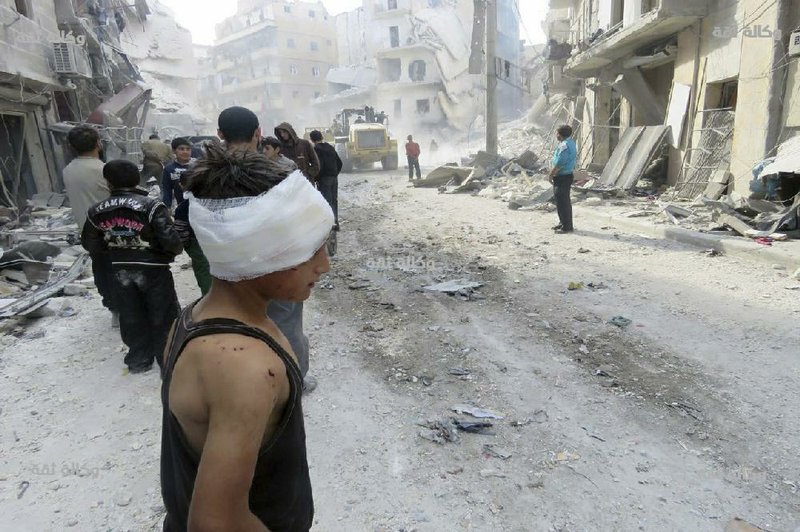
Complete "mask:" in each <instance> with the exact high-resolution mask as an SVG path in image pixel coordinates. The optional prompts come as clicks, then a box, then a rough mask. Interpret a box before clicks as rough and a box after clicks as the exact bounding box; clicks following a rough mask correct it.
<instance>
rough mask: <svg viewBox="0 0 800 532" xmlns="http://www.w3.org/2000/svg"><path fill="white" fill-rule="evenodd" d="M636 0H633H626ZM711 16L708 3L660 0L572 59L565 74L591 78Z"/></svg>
mask: <svg viewBox="0 0 800 532" xmlns="http://www.w3.org/2000/svg"><path fill="white" fill-rule="evenodd" d="M627 1H633V0H626V2H627ZM707 14H708V2H707V1H706V0H660V2H659V5H658V7H656V8H655V9H653V10H652V11H650V12H648V13H645V14H643V15H642V16H641V17H640V18H637V19H633V20H631V21H627V20H626V21H625V22H620V23H618V24H617V25H616V26H615V27H614V28H612V29H611V30H609V31H607V32H606V33H605V34H603V35H601V36H600V37H599V38H598V40H597V41H595V42H594V43H592V44H590V45H589V48H588V49H586V50H584V51H583V52H581V53H579V54H578V55H576V56H574V57H573V58H572V59H570V60H569V61H568V62H567V64H566V67H565V68H564V73H565V74H567V75H569V76H575V77H579V78H588V77H594V76H597V75H598V74H599V73H600V71H602V70H603V69H604V68H606V67H608V66H609V65H612V64H614V63H615V62H617V61H619V60H620V59H623V58H625V57H627V56H630V55H632V54H633V53H634V52H635V51H636V50H638V49H639V48H642V47H644V46H647V45H648V44H652V43H656V42H658V41H660V40H662V39H664V38H666V37H669V36H670V35H674V34H675V33H678V32H679V31H681V30H684V29H686V28H688V27H689V26H691V25H692V24H694V23H695V22H697V21H698V20H700V19H701V18H703V17H704V16H706V15H707Z"/></svg>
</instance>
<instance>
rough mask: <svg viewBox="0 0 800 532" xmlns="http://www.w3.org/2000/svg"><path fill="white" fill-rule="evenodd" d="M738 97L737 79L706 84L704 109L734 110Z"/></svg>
mask: <svg viewBox="0 0 800 532" xmlns="http://www.w3.org/2000/svg"><path fill="white" fill-rule="evenodd" d="M738 99H739V82H738V80H733V81H723V82H721V83H709V84H708V85H707V86H706V105H705V108H706V109H732V110H734V111H735V110H736V103H737V101H738Z"/></svg>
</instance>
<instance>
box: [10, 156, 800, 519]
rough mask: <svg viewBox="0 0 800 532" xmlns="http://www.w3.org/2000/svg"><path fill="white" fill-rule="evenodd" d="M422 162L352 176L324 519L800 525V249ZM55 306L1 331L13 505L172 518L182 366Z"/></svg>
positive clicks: (320, 490)
mask: <svg viewBox="0 0 800 532" xmlns="http://www.w3.org/2000/svg"><path fill="white" fill-rule="evenodd" d="M401 174H402V171H401V172H399V173H394V174H393V175H391V176H390V175H389V174H387V173H357V174H353V175H349V176H343V177H342V179H341V185H340V187H341V201H342V206H343V208H342V212H343V216H342V217H343V223H342V232H341V233H340V238H339V256H338V257H337V258H336V259H335V261H334V262H333V264H332V271H331V273H330V274H329V275H328V276H327V278H326V279H325V280H324V281H323V282H322V283H320V286H319V287H318V288H317V289H316V291H315V293H314V295H313V297H312V300H311V301H310V302H309V305H308V311H307V317H306V320H307V326H306V327H307V331H308V333H309V335H310V338H311V345H312V353H311V366H312V368H311V373H312V374H313V375H314V376H316V377H317V378H318V380H319V387H318V388H317V390H316V391H314V392H313V393H312V394H311V395H308V396H307V397H306V398H305V401H304V408H305V411H306V430H307V435H308V446H309V459H310V462H311V468H312V469H311V476H312V482H313V486H314V494H315V505H316V524H315V529H319V530H323V531H327V530H374V531H387V532H388V531H397V530H406V531H411V530H417V531H439V530H481V531H483V530H486V531H488V530H509V531H528V530H709V531H711V530H723V529H725V527H726V525H727V524H728V523H730V522H731V521H732V520H733V519H735V518H741V519H743V520H744V521H746V522H750V523H754V524H756V525H758V526H759V527H762V528H763V529H765V530H776V531H777V530H794V529H796V528H797V527H798V526H800V498H799V497H798V488H800V467H799V466H798V461H797V459H796V456H797V454H798V442H800V415H798V414H797V412H796V409H795V408H793V404H794V403H795V402H796V397H797V389H798V385H800V366H799V364H800V362H798V360H797V356H796V355H797V345H798V341H799V340H800V333H798V328H797V319H798V317H800V303H798V299H797V294H798V292H797V289H798V287H800V280H797V279H794V278H793V277H792V275H793V272H792V271H790V270H787V269H785V268H784V267H780V269H777V268H773V267H772V266H770V265H768V264H767V265H765V263H760V262H752V261H748V260H744V259H739V258H736V257H732V256H727V255H721V256H720V255H716V254H713V253H706V252H704V250H703V249H702V248H697V247H690V246H685V245H682V244H678V243H675V242H671V241H668V240H660V239H654V238H648V237H645V236H641V235H639V234H637V233H636V232H635V231H630V230H629V229H624V228H620V227H615V226H613V225H612V224H609V225H601V224H599V223H597V221H596V218H590V217H585V216H583V214H584V212H586V209H587V207H578V208H577V209H576V226H577V232H576V233H575V234H573V235H553V234H552V232H551V231H550V230H549V227H550V226H551V225H552V224H553V223H554V215H553V214H548V213H542V212H525V211H512V210H509V209H508V208H507V205H506V204H505V203H502V202H500V201H495V200H491V199H487V198H483V197H476V196H470V195H443V194H437V192H436V191H435V190H429V189H415V188H411V187H409V186H408V182H407V181H406V178H405V177H404V176H402V175H401ZM715 255H716V256H715ZM181 260H182V261H187V260H188V259H186V258H185V257H183V258H182V259H181ZM776 266H779V265H776ZM174 271H175V272H176V279H177V285H178V291H179V295H180V297H181V302H182V303H184V304H185V303H188V302H190V301H191V300H192V299H193V298H195V297H197V296H198V293H197V291H196V286H195V284H194V280H193V279H192V277H191V270H187V269H184V268H182V267H181V265H180V264H179V265H176V267H175V268H174ZM448 281H465V282H464V283H460V284H461V285H470V286H473V288H466V287H465V288H462V289H461V290H457V289H458V286H456V287H455V288H452V287H451V288H449V289H448V288H445V290H451V291H453V290H456V293H455V294H454V295H448V294H446V293H439V292H436V291H433V290H430V289H426V288H425V287H431V286H434V285H436V284H439V283H443V282H448ZM456 284H459V283H456ZM476 285H482V286H480V287H476ZM570 288H572V289H570ZM78 293H80V291H78ZM55 306H57V308H56V310H59V309H62V308H65V307H68V308H71V309H72V312H67V313H60V315H59V313H56V315H55V316H49V317H43V318H39V319H36V320H27V321H25V322H23V326H21V327H20V328H18V329H16V330H13V329H12V330H11V331H8V332H9V333H12V334H7V335H5V336H3V337H2V342H3V349H2V352H1V353H2V354H0V368H2V388H3V391H4V393H3V394H2V396H1V397H0V409H1V410H0V419H2V424H0V427H2V429H0V441H1V442H2V447H3V449H4V452H3V454H2V456H1V457H0V514H2V515H3V516H4V517H3V521H4V522H12V523H14V527H15V529H16V530H37V531H40V530H42V531H43V530H67V529H74V530H131V531H139V530H159V529H160V527H161V518H162V516H163V509H162V503H161V497H160V493H159V483H158V478H159V476H158V464H159V454H160V427H161V425H160V424H161V405H160V397H159V388H160V387H159V384H160V382H159V379H158V376H157V374H156V372H151V373H149V374H147V375H146V376H143V377H142V376H133V375H126V374H124V373H123V367H124V366H123V364H122V356H123V346H122V344H121V342H120V339H119V337H118V333H117V332H116V331H113V330H110V329H109V328H108V319H109V318H108V313H107V312H105V311H104V310H103V309H102V308H101V306H100V302H99V298H98V296H97V292H96V291H95V290H94V289H90V290H89V293H88V295H86V296H80V295H77V296H71V297H65V298H64V299H62V300H59V301H57V302H56V304H54V307H55ZM622 318H624V319H622ZM628 320H629V321H628ZM612 321H613V322H614V323H616V325H615V324H612V323H611V322H612ZM456 410H457V411H458V412H456ZM470 412H471V414H470ZM454 420H455V421H457V422H458V426H457V424H455V423H454ZM482 424H485V425H482ZM489 424H490V425H489ZM459 426H460V428H459ZM462 429H463V430H462ZM475 431H477V432H475ZM533 509H535V510H533Z"/></svg>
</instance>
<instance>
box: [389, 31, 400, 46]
mask: <svg viewBox="0 0 800 532" xmlns="http://www.w3.org/2000/svg"><path fill="white" fill-rule="evenodd" d="M389 45H390V46H391V47H392V48H398V47H400V28H399V27H397V26H392V27H391V28H389Z"/></svg>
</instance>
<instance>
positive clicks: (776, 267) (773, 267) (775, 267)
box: [772, 264, 786, 271]
mask: <svg viewBox="0 0 800 532" xmlns="http://www.w3.org/2000/svg"><path fill="white" fill-rule="evenodd" d="M772 269H773V270H778V271H783V270H785V269H786V266H784V265H783V264H773V265H772Z"/></svg>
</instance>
